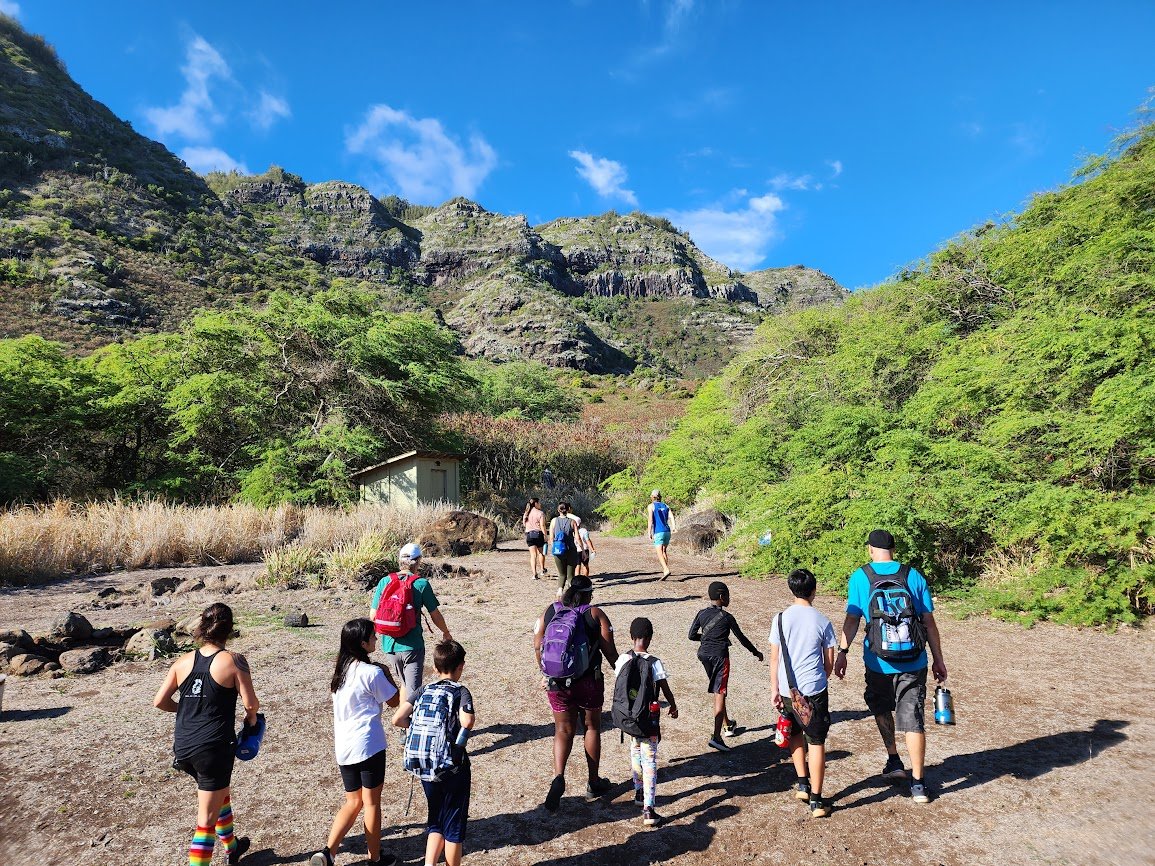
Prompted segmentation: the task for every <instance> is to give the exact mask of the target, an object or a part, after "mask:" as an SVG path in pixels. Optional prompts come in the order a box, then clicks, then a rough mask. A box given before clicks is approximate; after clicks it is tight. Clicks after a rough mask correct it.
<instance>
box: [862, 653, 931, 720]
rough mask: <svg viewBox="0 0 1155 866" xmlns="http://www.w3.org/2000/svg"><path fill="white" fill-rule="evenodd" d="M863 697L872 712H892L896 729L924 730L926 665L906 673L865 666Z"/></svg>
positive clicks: (877, 713)
mask: <svg viewBox="0 0 1155 866" xmlns="http://www.w3.org/2000/svg"><path fill="white" fill-rule="evenodd" d="M862 697H863V699H864V700H865V701H866V706H867V707H868V708H869V709H870V712H871V713H872V714H873V715H876V716H879V715H882V714H884V713H894V729H895V730H896V731H900V732H903V733H914V734H921V733H924V732H925V731H926V718H925V716H926V668H921V669H920V670H917V671H911V672H910V673H905V674H880V673H879V672H878V671H872V670H871V669H870V668H867V669H866V690H865V691H864V692H863V693H862Z"/></svg>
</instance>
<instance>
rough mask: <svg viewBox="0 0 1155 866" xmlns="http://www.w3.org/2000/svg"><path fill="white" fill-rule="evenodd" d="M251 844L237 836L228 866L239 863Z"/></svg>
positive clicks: (243, 837) (242, 837)
mask: <svg viewBox="0 0 1155 866" xmlns="http://www.w3.org/2000/svg"><path fill="white" fill-rule="evenodd" d="M251 844H252V842H250V841H249V837H248V836H238V837H237V847H236V848H234V849H233V850H232V851H230V852H229V866H234V864H236V863H240V862H241V858H242V857H244V856H245V854H246V853H247V852H248V850H249V846H250V845H251ZM330 862H332V861H330Z"/></svg>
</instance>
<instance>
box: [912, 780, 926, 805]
mask: <svg viewBox="0 0 1155 866" xmlns="http://www.w3.org/2000/svg"><path fill="white" fill-rule="evenodd" d="M910 799H911V800H913V801H914V802H915V803H929V802H930V789H929V788H928V787H927V786H926V782H911V783H910Z"/></svg>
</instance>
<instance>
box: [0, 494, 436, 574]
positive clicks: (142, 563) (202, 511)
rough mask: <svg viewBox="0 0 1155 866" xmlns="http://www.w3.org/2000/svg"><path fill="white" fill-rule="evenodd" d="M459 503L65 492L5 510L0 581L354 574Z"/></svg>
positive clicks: (0, 523) (0, 518)
mask: <svg viewBox="0 0 1155 866" xmlns="http://www.w3.org/2000/svg"><path fill="white" fill-rule="evenodd" d="M451 508H452V506H450V505H448V504H445V503H440V504H436V505H422V506H420V507H418V508H414V509H406V508H397V507H390V506H377V505H359V506H356V507H348V508H323V507H298V506H292V505H279V506H275V507H271V508H259V507H257V506H253V505H245V504H234V505H215V506H189V505H176V504H171V503H164V502H159V501H145V502H123V501H112V502H102V503H90V504H86V505H81V504H75V503H71V502H68V501H65V500H58V501H56V502H53V503H51V504H48V505H35V506H23V507H19V508H13V509H9V510H5V511H0V582H4V583H37V582H41V581H44V580H48V579H51V578H54V577H59V576H61V575H66V574H87V573H94V572H103V571H111V570H115V569H122V568H123V569H137V568H164V567H169V566H189V565H229V564H236V563H244V562H260V561H261V560H265V561H266V562H267V563H270V568H269V580H270V581H272V582H274V583H281V584H293V583H298V582H301V581H303V580H305V579H306V578H307V577H308V576H310V575H313V576H314V577H317V578H318V579H319V580H326V579H330V578H332V579H336V580H346V579H348V580H355V579H358V578H360V577H364V576H365V575H367V574H369V573H370V572H372V571H373V570H374V569H377V568H379V567H380V566H381V564H382V563H386V564H387V563H389V562H391V561H392V560H391V559H390V557H394V556H395V555H396V550H397V549H398V548H399V547H400V546H401V545H402V544H404V543H405V542H407V541H411V540H413V538H414V537H415V536H417V535H418V534H419V533H420V532H421V530H422V529H424V528H425V527H426V526H428V525H429V524H431V523H433V522H434V521H436V520H437V519H438V518H440V517H442V516H444V515H445V514H446V513H448V511H449V510H451ZM281 575H284V577H283V578H282V577H281Z"/></svg>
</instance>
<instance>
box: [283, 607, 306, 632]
mask: <svg viewBox="0 0 1155 866" xmlns="http://www.w3.org/2000/svg"><path fill="white" fill-rule="evenodd" d="M308 624H309V615H308V614H307V613H305V612H303V611H298V612H297V613H290V614H287V615H286V616H285V625H286V626H288V627H289V628H305V627H306V626H308Z"/></svg>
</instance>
